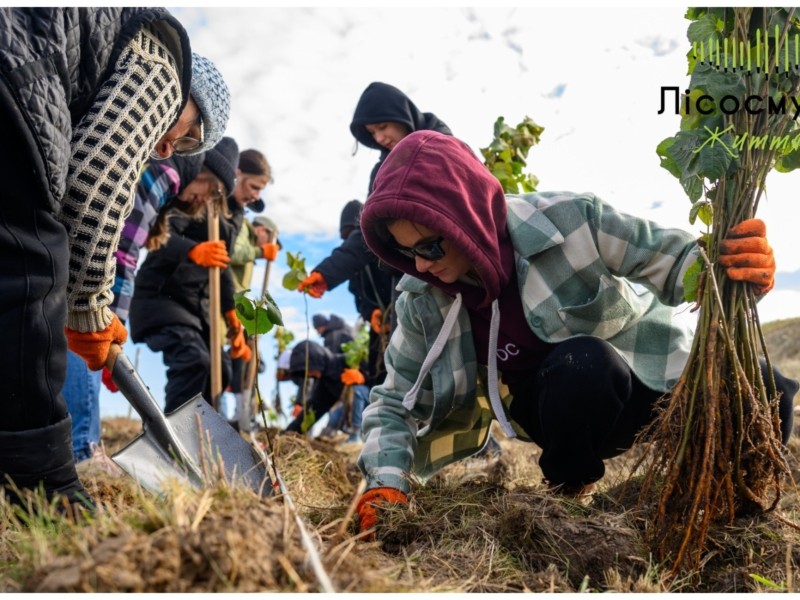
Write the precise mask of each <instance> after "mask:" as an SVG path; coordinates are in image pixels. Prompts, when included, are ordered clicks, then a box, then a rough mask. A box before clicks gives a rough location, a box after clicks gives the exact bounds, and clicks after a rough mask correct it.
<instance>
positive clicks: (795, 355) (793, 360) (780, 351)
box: [762, 318, 800, 404]
mask: <svg viewBox="0 0 800 600" xmlns="http://www.w3.org/2000/svg"><path fill="white" fill-rule="evenodd" d="M762 329H763V331H764V339H765V340H766V342H767V349H768V350H769V354H770V359H771V360H772V361H773V362H774V363H775V365H777V367H778V368H779V369H780V370H781V372H782V373H783V374H784V375H786V376H787V377H792V378H794V379H800V318H798V319H784V320H782V321H773V322H771V323H767V324H765V325H763V326H762ZM797 403H798V399H797V398H795V404H797Z"/></svg>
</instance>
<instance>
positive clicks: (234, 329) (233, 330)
mask: <svg viewBox="0 0 800 600" xmlns="http://www.w3.org/2000/svg"><path fill="white" fill-rule="evenodd" d="M225 323H227V324H228V340H229V341H230V343H231V350H230V355H231V358H241V359H242V360H243V361H244V362H249V361H250V359H251V358H253V351H252V350H250V348H249V347H248V345H247V340H246V339H245V337H244V326H243V325H242V322H241V321H239V317H237V316H236V309H235V308H232V309H230V310H226V311H225Z"/></svg>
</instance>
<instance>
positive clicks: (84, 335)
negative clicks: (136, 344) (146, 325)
mask: <svg viewBox="0 0 800 600" xmlns="http://www.w3.org/2000/svg"><path fill="white" fill-rule="evenodd" d="M64 333H65V334H66V336H67V347H68V348H69V349H70V350H72V351H73V352H74V353H75V354H77V355H78V356H80V357H81V358H82V359H83V360H85V361H86V366H87V367H89V369H90V370H92V371H99V370H100V369H102V368H103V367H104V366H105V364H106V359H107V358H108V349H109V347H110V346H111V344H112V342H116V343H117V344H119V345H120V346H121V345H122V344H124V343H125V340H127V339H128V330H127V329H125V326H124V325H123V324H122V322H121V321H120V320H119V317H117V315H112V317H111V323H109V324H108V327H106V328H105V329H103V330H102V331H85V332H84V331H75V330H74V329H70V328H69V327H64Z"/></svg>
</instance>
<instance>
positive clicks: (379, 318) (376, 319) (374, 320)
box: [369, 308, 389, 333]
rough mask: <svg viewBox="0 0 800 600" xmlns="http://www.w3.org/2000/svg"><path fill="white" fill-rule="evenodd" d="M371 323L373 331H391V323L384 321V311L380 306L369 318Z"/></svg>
mask: <svg viewBox="0 0 800 600" xmlns="http://www.w3.org/2000/svg"><path fill="white" fill-rule="evenodd" d="M369 324H370V326H371V327H372V331H374V332H375V333H381V330H383V333H389V323H384V322H383V312H382V311H381V309H380V308H376V309H375V310H373V311H372V315H371V316H370V318H369Z"/></svg>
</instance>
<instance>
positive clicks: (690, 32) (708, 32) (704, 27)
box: [686, 13, 720, 44]
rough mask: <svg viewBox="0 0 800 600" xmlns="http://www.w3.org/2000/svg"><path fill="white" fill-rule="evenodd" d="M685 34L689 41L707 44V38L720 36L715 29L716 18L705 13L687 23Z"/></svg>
mask: <svg viewBox="0 0 800 600" xmlns="http://www.w3.org/2000/svg"><path fill="white" fill-rule="evenodd" d="M686 36H687V37H688V38H689V41H690V42H697V43H700V42H705V43H706V44H708V40H709V38H713V39H718V38H719V37H720V35H719V31H718V29H717V18H716V17H715V16H714V15H712V14H708V13H706V14H705V15H703V16H702V17H700V18H699V19H697V20H696V21H694V22H692V23H690V24H689V28H688V29H687V31H686Z"/></svg>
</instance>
